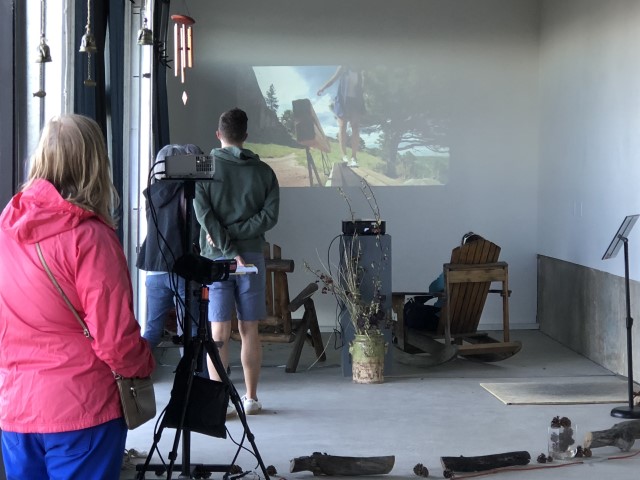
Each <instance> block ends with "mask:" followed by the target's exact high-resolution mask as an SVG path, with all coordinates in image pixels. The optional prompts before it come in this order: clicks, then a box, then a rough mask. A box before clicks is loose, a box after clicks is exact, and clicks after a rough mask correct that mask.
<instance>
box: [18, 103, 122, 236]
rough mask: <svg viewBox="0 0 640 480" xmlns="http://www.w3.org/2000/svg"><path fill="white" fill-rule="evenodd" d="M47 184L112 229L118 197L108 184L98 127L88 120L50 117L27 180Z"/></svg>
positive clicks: (106, 161)
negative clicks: (95, 215) (46, 182)
mask: <svg viewBox="0 0 640 480" xmlns="http://www.w3.org/2000/svg"><path fill="white" fill-rule="evenodd" d="M36 179H44V180H48V181H49V182H51V183H52V184H53V185H54V186H55V187H56V189H57V190H58V192H59V193H60V195H61V196H62V198H64V199H65V200H67V201H69V202H71V203H73V204H75V205H77V206H79V207H81V208H84V209H86V210H90V211H92V212H94V213H96V214H98V215H99V216H100V217H102V218H103V219H104V220H105V221H106V222H107V223H108V224H110V225H111V226H113V227H115V226H116V223H117V219H116V218H115V216H114V214H115V212H114V210H115V208H116V207H117V206H118V203H119V198H118V194H117V192H116V189H115V187H114V186H113V182H112V181H111V164H110V162H109V156H108V155H107V147H106V144H105V141H104V136H103V135H102V130H100V127H99V126H98V124H97V123H96V122H95V121H94V120H92V119H91V118H89V117H85V116H83V115H77V114H67V115H60V116H56V117H53V118H52V119H51V120H50V121H49V122H48V123H47V125H46V126H45V127H44V129H43V130H42V135H41V136H40V141H39V142H38V147H37V148H36V151H35V153H34V154H33V157H32V159H31V171H30V172H29V179H28V181H27V183H26V185H25V186H24V187H23V189H25V188H27V187H28V186H29V185H30V184H31V183H33V181H34V180H36Z"/></svg>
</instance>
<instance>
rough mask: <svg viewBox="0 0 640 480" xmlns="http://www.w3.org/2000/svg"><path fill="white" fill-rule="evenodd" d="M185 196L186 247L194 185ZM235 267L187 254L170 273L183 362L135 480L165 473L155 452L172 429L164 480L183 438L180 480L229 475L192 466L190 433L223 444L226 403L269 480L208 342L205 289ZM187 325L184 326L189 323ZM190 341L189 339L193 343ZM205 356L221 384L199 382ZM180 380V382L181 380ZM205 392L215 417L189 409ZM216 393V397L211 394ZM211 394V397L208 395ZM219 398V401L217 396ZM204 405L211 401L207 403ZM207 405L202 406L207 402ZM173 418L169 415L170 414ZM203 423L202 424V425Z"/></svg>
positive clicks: (186, 185)
mask: <svg viewBox="0 0 640 480" xmlns="http://www.w3.org/2000/svg"><path fill="white" fill-rule="evenodd" d="M184 195H185V199H186V204H187V208H186V212H185V238H186V239H187V241H186V242H185V244H186V245H190V244H191V228H192V207H191V206H192V205H193V200H194V198H195V181H194V180H186V181H185V182H184ZM232 267H235V261H220V262H216V261H212V260H208V259H206V258H204V257H201V256H199V255H194V254H186V255H184V256H183V257H181V258H179V259H178V260H177V261H176V263H175V265H174V267H173V271H174V272H175V273H177V274H178V275H180V276H182V277H183V278H184V279H185V315H184V319H183V329H182V330H183V335H184V356H183V358H182V360H181V361H180V363H179V365H178V369H177V372H176V379H175V381H174V387H173V389H172V391H171V399H170V400H169V405H168V406H167V410H166V411H165V413H164V416H163V418H162V420H161V422H160V427H159V429H158V432H157V433H156V434H155V435H154V441H153V445H152V447H151V449H150V450H149V454H148V456H147V459H146V461H145V463H144V464H142V465H138V466H137V467H136V470H137V471H138V473H137V475H136V479H137V480H143V479H144V478H145V475H144V474H145V472H147V471H148V470H149V469H152V470H153V471H154V472H156V473H160V472H163V471H164V470H165V466H164V465H150V462H151V457H152V456H153V452H154V451H155V450H156V449H157V445H158V443H159V441H160V438H161V437H162V431H163V430H164V428H166V427H172V428H175V429H176V434H175V437H174V442H173V448H172V450H171V452H170V453H169V459H170V463H169V465H168V466H167V467H166V473H167V477H166V478H167V480H170V479H171V475H172V473H173V469H174V467H176V465H175V461H176V459H177V450H178V445H179V443H180V436H181V434H182V438H183V445H182V446H183V449H182V464H181V465H180V466H179V467H180V469H181V475H180V477H182V478H205V477H208V475H209V474H210V473H211V472H226V473H229V472H230V470H231V467H232V465H202V464H199V465H196V466H193V468H192V465H191V459H190V457H191V453H190V446H191V438H190V432H191V430H193V431H197V432H200V433H204V434H207V435H212V436H216V437H221V438H226V427H225V426H224V419H225V417H226V408H227V405H228V400H229V399H230V400H231V401H232V402H233V405H234V406H235V408H236V411H237V413H238V418H239V419H240V421H241V422H242V426H243V428H244V432H245V435H246V438H247V440H248V441H249V443H250V444H251V446H252V448H253V453H254V455H255V457H256V459H257V461H258V464H259V465H260V468H261V470H262V473H263V475H264V478H265V480H269V475H268V474H267V470H266V468H265V466H264V463H263V461H262V458H261V457H260V453H259V452H258V448H257V446H256V444H255V440H254V436H253V433H251V430H250V429H249V425H248V424H247V419H246V416H245V413H244V408H243V406H242V400H241V398H240V395H239V394H238V392H237V390H236V388H235V387H234V385H233V383H232V382H231V380H230V379H229V376H228V375H227V372H226V370H225V368H224V365H223V364H222V360H221V358H220V354H219V352H218V347H217V345H216V343H215V342H213V340H212V339H211V337H210V335H209V331H208V329H207V323H208V310H209V308H208V307H209V289H208V287H207V285H208V284H210V283H213V282H216V281H225V280H227V279H228V278H229V273H230V271H231V268H232ZM191 281H196V282H198V283H200V284H201V286H200V291H199V293H198V297H199V299H198V303H199V315H198V329H197V334H196V336H195V337H193V336H192V332H191V325H192V321H191V308H190V305H191V300H192V298H191V297H192V296H193V295H192V293H191V286H190V283H191ZM187 320H188V321H187ZM192 337H193V338H192ZM205 351H206V353H207V354H208V356H209V358H210V359H211V362H212V363H213V365H214V367H215V369H216V372H217V373H218V376H219V378H220V379H221V382H214V381H213V380H207V379H204V378H201V377H197V376H196V373H197V371H198V364H199V362H200V360H201V359H202V357H203V353H204V352H205ZM179 375H180V377H179ZM220 383H221V384H222V388H218V389H217V390H216V389H212V387H214V384H220ZM203 385H204V386H205V388H206V391H201V392H199V394H198V395H199V396H201V397H211V396H214V395H215V394H216V392H217V393H220V392H222V393H223V395H222V402H220V401H218V402H217V403H215V402H212V403H211V405H213V407H212V408H215V409H217V410H220V411H218V412H215V411H200V410H208V409H206V408H205V409H198V408H191V409H190V408H189V406H190V403H189V402H190V400H191V399H192V397H191V394H192V393H193V390H194V387H195V386H200V387H202V386H203ZM214 390H216V392H214ZM212 392H213V394H212ZM218 396H219V395H218ZM205 400H210V398H209V399H205ZM205 403H206V402H205ZM170 411H171V412H173V414H171V415H168V413H169V412H170ZM216 415H218V416H219V417H220V422H218V425H215V426H211V425H209V426H206V427H204V426H202V425H200V424H199V422H198V417H199V418H201V419H204V418H205V417H210V416H216ZM203 423H204V422H203Z"/></svg>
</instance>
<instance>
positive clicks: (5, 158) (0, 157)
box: [0, 0, 24, 478]
mask: <svg viewBox="0 0 640 480" xmlns="http://www.w3.org/2000/svg"><path fill="white" fill-rule="evenodd" d="M15 7H16V5H15V2H14V0H0V58H1V59H2V61H1V62H0V85H3V88H0V105H2V108H0V171H2V172H3V174H2V175H1V176H0V209H2V208H4V206H5V205H6V204H7V202H8V201H9V199H10V198H11V197H12V196H13V194H14V193H15V191H16V188H17V185H18V172H19V171H20V166H19V159H18V154H17V148H16V135H17V131H16V130H17V128H16V127H17V125H16V122H17V120H19V119H20V118H21V116H20V115H18V112H17V111H16V106H17V105H16V103H15V102H14V99H15V98H16V93H15V78H16V76H15V71H16V68H15V67H16V66H15V35H16V29H15V25H14V21H15ZM22 45H24V43H22ZM23 48H24V47H23ZM0 468H1V467H0ZM0 478H4V474H2V476H1V477H0Z"/></svg>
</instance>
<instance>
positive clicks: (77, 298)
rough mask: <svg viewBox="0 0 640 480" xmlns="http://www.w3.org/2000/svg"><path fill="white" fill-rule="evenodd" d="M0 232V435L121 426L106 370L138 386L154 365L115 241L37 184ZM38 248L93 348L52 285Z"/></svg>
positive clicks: (20, 197)
mask: <svg viewBox="0 0 640 480" xmlns="http://www.w3.org/2000/svg"><path fill="white" fill-rule="evenodd" d="M0 226H1V227H2V228H1V231H0V428H2V430H7V431H12V432H20V433H51V432H64V431H69V430H78V429H82V428H87V427H92V426H95V425H99V424H101V423H104V422H107V421H109V420H112V419H114V418H118V417H121V416H122V409H121V407H120V401H119V397H118V392H117V388H116V384H115V380H114V377H113V373H112V371H115V372H117V373H119V374H120V375H122V376H126V377H145V376H148V375H150V374H151V372H152V371H153V368H154V365H155V364H154V360H153V356H152V355H151V351H150V349H149V346H148V345H147V342H146V341H145V340H144V339H142V337H141V336H140V327H139V326H138V323H137V322H136V319H135V317H134V314H133V307H132V305H133V301H132V290H131V279H130V277H129V271H128V269H127V264H126V261H125V257H124V253H123V250H122V246H121V245H120V242H119V240H118V238H117V236H116V234H115V232H114V231H113V229H112V228H111V227H109V226H108V225H106V224H105V223H104V222H103V221H102V220H101V219H100V218H99V217H98V216H96V215H95V214H93V213H91V212H89V211H87V210H84V209H82V208H79V207H77V206H75V205H72V204H71V203H69V202H67V201H66V200H64V199H63V198H62V197H61V196H60V195H59V194H58V192H57V191H56V189H55V188H54V187H53V185H52V184H51V183H49V182H47V181H44V180H39V181H37V182H36V183H34V184H33V185H32V187H30V188H29V189H28V190H26V191H24V192H21V193H18V194H17V195H16V196H14V197H13V199H12V200H11V202H10V203H9V204H8V205H7V206H6V207H5V209H4V211H3V212H2V215H1V216H0ZM36 242H40V246H41V248H42V251H43V255H44V258H45V260H46V262H47V264H48V265H49V268H50V269H51V271H52V272H53V275H54V276H55V277H56V279H57V280H58V282H59V283H60V286H61V287H62V289H63V290H64V292H65V293H66V295H67V296H68V297H69V299H70V300H71V303H72V304H73V305H74V307H75V308H76V310H78V312H79V313H80V315H81V317H83V318H84V321H85V322H86V323H87V325H88V327H89V331H90V333H91V335H92V336H93V340H89V339H87V338H86V337H85V336H84V335H83V333H82V330H81V328H80V325H79V323H78V321H77V320H76V319H75V317H74V316H73V314H72V313H71V311H70V310H69V308H68V307H67V305H66V304H65V303H64V300H63V299H62V297H61V296H60V294H59V293H58V292H57V290H56V289H55V287H54V286H53V284H52V283H51V280H50V279H49V277H48V276H47V274H46V272H45V270H44V268H43V267H42V264H41V263H40V260H39V259H38V254H37V251H36V246H35V243H36Z"/></svg>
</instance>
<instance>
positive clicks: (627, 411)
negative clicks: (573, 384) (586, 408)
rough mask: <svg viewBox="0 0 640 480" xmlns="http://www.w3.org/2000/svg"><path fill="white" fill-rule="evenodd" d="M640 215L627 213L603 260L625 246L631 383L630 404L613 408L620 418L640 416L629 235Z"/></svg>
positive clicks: (625, 284)
mask: <svg viewBox="0 0 640 480" xmlns="http://www.w3.org/2000/svg"><path fill="white" fill-rule="evenodd" d="M638 217H640V215H627V216H626V217H625V218H624V220H623V221H622V224H621V225H620V228H618V231H617V232H616V234H615V235H614V237H613V239H612V240H611V243H610V244H609V248H607V251H606V252H605V253H604V255H603V256H602V260H607V259H609V258H613V257H615V256H616V255H617V254H618V252H619V251H620V246H624V287H625V294H626V306H627V321H626V326H627V367H628V373H627V378H628V383H629V405H628V406H626V407H616V408H614V409H613V410H611V416H612V417H618V418H640V407H634V405H633V348H632V341H631V327H632V326H633V318H631V294H630V291H629V245H628V243H629V242H628V240H627V236H628V235H629V232H631V229H632V228H633V226H634V225H635V224H636V221H637V220H638Z"/></svg>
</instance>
